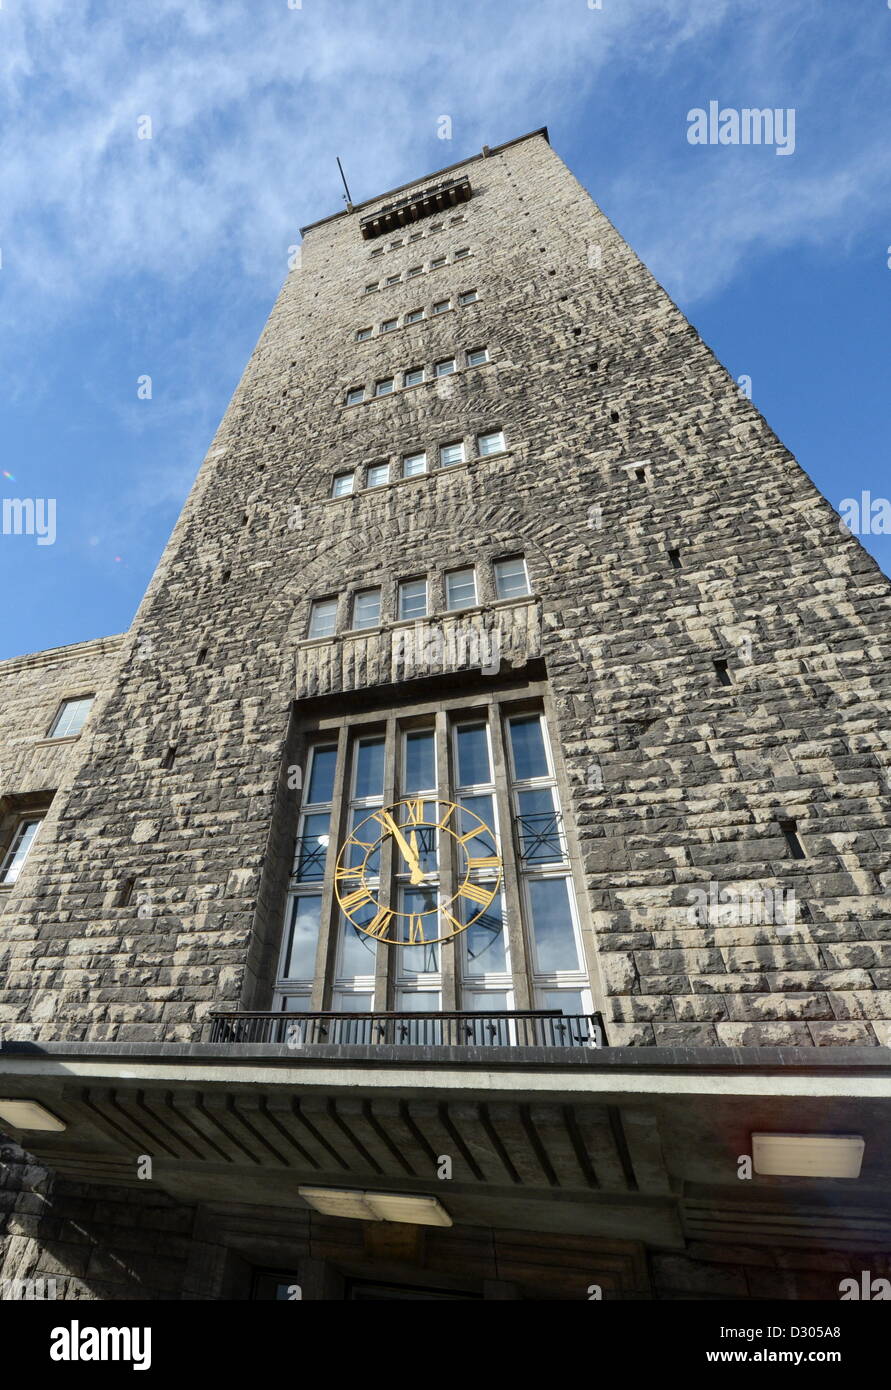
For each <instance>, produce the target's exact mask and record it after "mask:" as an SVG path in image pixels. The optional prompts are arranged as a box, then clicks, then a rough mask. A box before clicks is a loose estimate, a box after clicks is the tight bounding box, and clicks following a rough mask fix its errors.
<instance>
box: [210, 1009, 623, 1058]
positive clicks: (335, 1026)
mask: <svg viewBox="0 0 891 1390" xmlns="http://www.w3.org/2000/svg"><path fill="white" fill-rule="evenodd" d="M209 1041H210V1042H211V1043H278V1044H284V1045H286V1046H288V1047H292V1048H295V1049H296V1048H303V1047H317V1046H326V1045H327V1046H333V1047H375V1046H381V1047H393V1046H397V1047H399V1046H407V1047H504V1048H517V1047H605V1046H606V1045H607V1044H606V1036H605V1033H604V1029H603V1019H602V1018H601V1016H600V1014H599V1013H597V1014H563V1013H557V1012H554V1011H549V1010H545V1009H540V1010H534V1009H533V1010H528V1009H518V1010H508V1011H504V1012H499V1013H491V1014H487V1013H476V1012H473V1013H373V1014H370V1013H361V1014H357V1013H335V1012H331V1013H283V1012H278V1013H253V1012H248V1013H225V1014H212V1015H211V1033H210V1039H209Z"/></svg>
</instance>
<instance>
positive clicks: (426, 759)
mask: <svg viewBox="0 0 891 1390" xmlns="http://www.w3.org/2000/svg"><path fill="white" fill-rule="evenodd" d="M435 787H436V748H435V746H434V738H433V731H432V730H428V729H422V730H421V731H419V732H417V733H409V734H406V736H405V770H404V772H403V776H402V790H403V791H404V792H420V791H430V790H432V789H433V788H435Z"/></svg>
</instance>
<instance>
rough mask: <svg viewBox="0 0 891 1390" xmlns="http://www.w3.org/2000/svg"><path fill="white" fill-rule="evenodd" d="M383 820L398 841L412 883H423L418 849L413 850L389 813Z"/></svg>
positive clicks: (386, 812)
mask: <svg viewBox="0 0 891 1390" xmlns="http://www.w3.org/2000/svg"><path fill="white" fill-rule="evenodd" d="M383 819H384V821H385V823H386V826H387V829H388V830H389V831H390V834H391V835H392V836H393V839H394V840H395V841H396V843H397V845H398V846H399V848H400V849H401V850H402V856H403V858H404V860H405V862H406V864H407V865H408V867H409V868H410V870H411V881H412V883H421V882H422V881H423V878H424V875H423V873H422V872H421V861H420V858H419V856H418V851H417V849H412V847H411V845H410V844H409V843H408V841H407V840H406V838H405V836H404V835H403V833H402V831H401V830H400V829H399V826H398V825H397V824H396V822H395V821H394V819H393V817H392V816H391V815H390V813H389V812H388V811H385V812H384V816H383Z"/></svg>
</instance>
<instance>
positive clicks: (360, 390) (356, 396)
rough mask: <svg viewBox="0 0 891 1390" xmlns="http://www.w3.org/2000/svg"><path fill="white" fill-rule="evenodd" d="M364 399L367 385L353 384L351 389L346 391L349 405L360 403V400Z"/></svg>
mask: <svg viewBox="0 0 891 1390" xmlns="http://www.w3.org/2000/svg"><path fill="white" fill-rule="evenodd" d="M364 399H365V387H364V386H351V387H350V389H349V391H347V393H346V403H347V405H358V404H359V402H360V401H364Z"/></svg>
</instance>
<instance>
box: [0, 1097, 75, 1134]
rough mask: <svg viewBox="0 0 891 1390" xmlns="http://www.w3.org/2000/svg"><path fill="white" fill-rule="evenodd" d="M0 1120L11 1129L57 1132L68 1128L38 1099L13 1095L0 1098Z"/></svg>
mask: <svg viewBox="0 0 891 1390" xmlns="http://www.w3.org/2000/svg"><path fill="white" fill-rule="evenodd" d="M0 1120H5V1121H6V1123H7V1124H8V1125H12V1127H13V1129H43V1130H52V1131H53V1132H55V1133H59V1132H60V1131H61V1130H63V1129H67V1128H68V1126H67V1125H66V1123H65V1121H64V1120H60V1119H59V1117H58V1115H54V1114H53V1112H52V1111H51V1110H47V1108H46V1106H45V1105H41V1104H40V1102H39V1101H37V1100H19V1099H17V1098H16V1097H13V1096H10V1097H7V1098H5V1099H2V1100H0Z"/></svg>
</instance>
